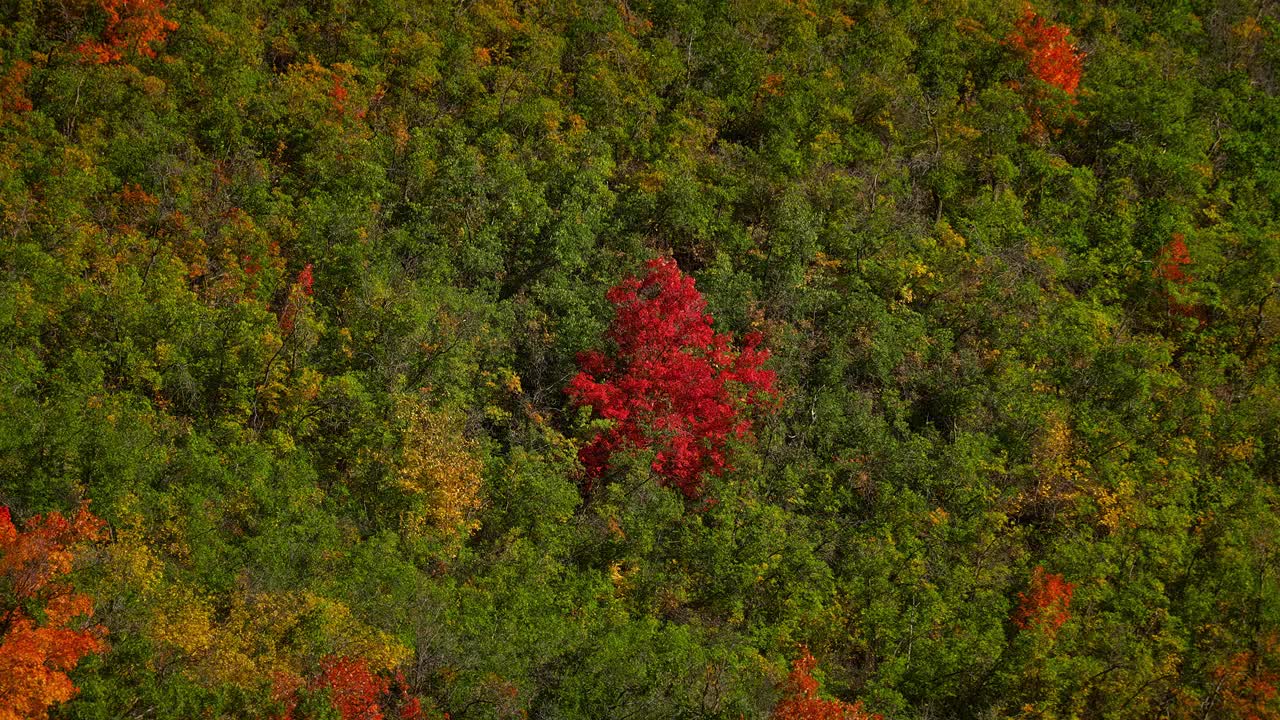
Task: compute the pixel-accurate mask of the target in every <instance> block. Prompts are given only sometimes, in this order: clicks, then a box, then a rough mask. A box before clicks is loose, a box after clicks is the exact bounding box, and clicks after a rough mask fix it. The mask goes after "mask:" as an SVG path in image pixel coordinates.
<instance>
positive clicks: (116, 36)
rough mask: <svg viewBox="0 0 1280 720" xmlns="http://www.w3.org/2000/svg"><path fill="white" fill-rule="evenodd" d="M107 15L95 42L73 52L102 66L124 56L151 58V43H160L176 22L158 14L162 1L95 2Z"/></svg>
mask: <svg viewBox="0 0 1280 720" xmlns="http://www.w3.org/2000/svg"><path fill="white" fill-rule="evenodd" d="M99 3H100V4H101V6H102V10H103V12H105V13H106V14H107V25H106V27H105V28H103V30H102V35H101V36H100V37H99V39H97V40H89V41H87V42H85V43H83V44H82V45H80V47H79V48H77V52H79V53H80V56H81V57H82V58H84V59H85V60H87V61H89V62H91V63H96V64H98V65H105V64H107V63H111V62H115V61H117V60H120V59H121V58H122V57H123V56H124V54H125V53H131V54H136V55H145V56H146V57H149V58H153V57H155V56H156V51H155V49H154V48H152V47H151V43H154V42H164V39H165V37H166V36H168V34H169V33H171V32H173V31H174V30H177V29H178V23H176V22H174V21H172V20H169V19H168V18H166V17H165V16H164V15H163V14H162V13H163V12H164V9H165V4H164V0H99Z"/></svg>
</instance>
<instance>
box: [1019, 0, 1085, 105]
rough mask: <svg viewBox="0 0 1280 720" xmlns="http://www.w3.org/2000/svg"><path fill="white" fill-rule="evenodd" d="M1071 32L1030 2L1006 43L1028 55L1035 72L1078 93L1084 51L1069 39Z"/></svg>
mask: <svg viewBox="0 0 1280 720" xmlns="http://www.w3.org/2000/svg"><path fill="white" fill-rule="evenodd" d="M1070 32H1071V29H1070V28H1068V27H1066V26H1064V25H1054V24H1052V23H1048V22H1045V20H1044V18H1042V17H1040V16H1039V15H1037V14H1036V12H1035V10H1033V9H1031V6H1030V5H1028V6H1027V7H1026V9H1025V10H1024V11H1023V15H1022V17H1021V18H1019V19H1018V21H1017V23H1016V25H1015V26H1014V30H1013V32H1012V33H1010V34H1009V36H1008V37H1007V38H1005V43H1006V44H1007V45H1009V46H1010V47H1012V48H1014V49H1015V50H1016V51H1018V53H1020V54H1021V55H1022V56H1023V57H1025V58H1026V61H1027V67H1028V68H1029V69H1030V70H1031V74H1032V75H1035V76H1036V77H1037V78H1040V79H1041V80H1043V81H1044V82H1046V83H1049V84H1050V85H1053V86H1056V87H1058V88H1060V89H1062V90H1063V91H1064V92H1066V93H1067V94H1068V95H1075V94H1076V88H1077V87H1078V86H1079V85H1080V75H1081V73H1082V72H1083V69H1084V53H1082V52H1080V51H1079V50H1077V49H1076V46H1075V45H1074V44H1072V43H1070V42H1067V35H1068V34H1069V33H1070Z"/></svg>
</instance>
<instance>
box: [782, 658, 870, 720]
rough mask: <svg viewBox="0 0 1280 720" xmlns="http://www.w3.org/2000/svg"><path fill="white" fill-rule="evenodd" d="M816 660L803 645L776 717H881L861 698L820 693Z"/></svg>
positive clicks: (807, 719) (798, 719)
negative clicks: (843, 698)
mask: <svg viewBox="0 0 1280 720" xmlns="http://www.w3.org/2000/svg"><path fill="white" fill-rule="evenodd" d="M817 664H818V661H817V660H815V659H814V657H813V654H812V653H810V652H809V649H808V648H806V647H801V648H800V657H798V658H796V659H795V661H794V662H793V663H792V664H791V674H790V675H789V676H788V677H787V696H786V697H785V698H783V700H782V702H780V703H778V705H777V707H775V708H774V709H773V718H774V720H873V719H875V720H879V718H880V716H879V715H872V714H870V713H867V712H866V711H864V710H863V709H862V703H861V702H856V703H852V704H850V703H847V702H844V701H841V700H824V699H822V698H820V697H818V681H817V680H816V679H814V677H813V669H814V667H815V666H817Z"/></svg>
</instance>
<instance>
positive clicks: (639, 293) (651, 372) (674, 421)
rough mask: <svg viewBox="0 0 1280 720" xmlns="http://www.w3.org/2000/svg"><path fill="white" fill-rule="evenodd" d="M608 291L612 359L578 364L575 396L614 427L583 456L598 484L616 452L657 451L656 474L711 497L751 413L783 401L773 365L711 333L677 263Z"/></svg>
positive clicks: (758, 352) (656, 264) (749, 345)
mask: <svg viewBox="0 0 1280 720" xmlns="http://www.w3.org/2000/svg"><path fill="white" fill-rule="evenodd" d="M647 267H648V270H649V273H648V275H646V276H645V278H644V279H643V280H640V279H637V278H634V277H631V278H627V279H626V280H624V281H623V282H622V283H621V284H619V285H618V286H617V287H615V288H613V289H612V290H610V291H609V294H608V298H609V301H610V302H611V303H613V306H614V310H615V311H616V317H615V318H614V321H613V325H612V326H611V327H610V329H609V332H608V338H609V340H610V341H612V343H613V346H614V348H615V350H614V353H613V355H612V356H611V357H606V356H605V355H604V354H603V353H600V352H597V351H592V352H586V353H582V354H580V355H579V356H578V365H579V368H580V369H581V372H579V373H578V375H577V376H576V377H574V378H573V380H572V381H570V383H569V386H568V387H567V388H566V392H567V393H568V395H569V398H570V400H571V401H572V402H573V404H574V405H576V406H589V407H590V408H591V409H592V410H593V411H594V414H595V415H596V416H597V417H600V418H604V419H607V420H612V421H613V426H612V427H611V428H609V429H608V430H607V431H604V432H601V433H599V434H597V435H596V436H595V437H594V438H593V439H592V440H591V442H590V443H588V444H587V445H586V447H584V448H582V450H581V452H580V453H579V459H580V460H581V461H582V464H583V465H584V466H585V467H586V470H587V475H588V476H589V477H590V478H591V479H596V478H599V477H601V476H602V475H603V474H604V473H605V472H606V471H607V470H608V469H609V468H610V463H611V461H612V458H613V456H614V454H615V453H617V452H620V451H626V450H636V449H653V450H654V451H655V456H654V459H653V465H652V467H653V471H654V472H655V473H657V474H658V477H659V478H660V479H661V482H663V483H664V484H673V485H675V486H676V487H678V488H679V489H680V490H681V491H682V492H683V493H684V494H685V496H686V497H689V498H693V497H697V496H698V495H700V494H701V492H702V482H703V477H704V476H705V475H706V474H708V473H709V474H711V475H719V474H720V473H721V472H723V471H724V470H725V468H726V467H728V459H727V452H728V442H729V440H730V439H731V438H739V439H740V438H744V437H747V436H748V435H749V433H750V430H751V421H750V419H749V418H748V416H747V415H746V413H745V412H744V410H745V407H746V406H755V405H760V404H763V403H765V402H770V401H772V400H773V399H774V398H775V391H774V380H775V376H774V373H773V371H771V370H765V369H763V368H762V367H761V366H762V364H763V363H764V361H765V360H766V359H767V358H768V357H769V353H768V351H767V350H762V349H759V344H760V336H759V335H758V334H755V333H753V334H751V335H749V336H747V338H746V342H745V344H744V346H743V348H742V349H741V350H740V351H735V350H734V349H732V348H731V346H730V343H731V340H732V338H731V336H730V335H728V334H725V333H717V332H715V331H713V330H712V328H711V322H712V319H711V316H710V315H707V314H706V313H705V310H706V301H705V300H703V298H702V295H701V294H700V293H699V292H698V291H697V289H695V288H694V283H693V278H691V277H689V276H687V275H685V274H684V273H682V272H680V269H679V268H678V267H677V266H676V263H675V261H674V260H671V259H657V260H652V261H650V262H649V263H648V265H647Z"/></svg>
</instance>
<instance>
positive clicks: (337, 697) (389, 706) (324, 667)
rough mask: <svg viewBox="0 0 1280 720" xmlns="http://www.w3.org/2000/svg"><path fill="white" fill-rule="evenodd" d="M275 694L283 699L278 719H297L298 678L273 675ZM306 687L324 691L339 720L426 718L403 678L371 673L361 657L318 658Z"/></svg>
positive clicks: (420, 719) (409, 719)
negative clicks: (315, 669)
mask: <svg viewBox="0 0 1280 720" xmlns="http://www.w3.org/2000/svg"><path fill="white" fill-rule="evenodd" d="M275 684H276V695H277V697H278V698H279V699H281V700H282V701H283V702H284V705H285V714H284V715H283V716H282V718H281V720H299V718H298V716H297V715H296V714H295V713H296V712H297V709H298V690H299V689H301V687H302V684H303V683H302V681H301V679H299V678H292V679H290V678H276V683H275ZM306 687H307V689H308V690H310V691H311V692H315V693H324V694H325V695H326V696H327V698H328V703H329V706H330V707H332V708H333V709H334V710H335V711H337V713H338V717H340V718H341V719H342V720H390V718H397V719H398V720H427V717H428V716H427V714H426V712H425V711H424V710H423V708H422V703H421V701H419V700H418V699H417V698H413V697H410V695H409V694H408V692H407V691H406V690H405V682H404V677H403V676H401V675H397V676H396V678H395V681H394V682H393V681H392V680H390V679H388V678H386V677H384V676H382V675H379V674H377V673H375V672H373V671H372V670H371V669H370V668H369V664H368V662H367V661H366V660H365V659H364V658H350V657H343V656H339V655H329V656H327V657H325V658H324V659H323V660H321V661H320V670H319V672H318V673H316V675H315V676H314V677H312V678H311V680H310V682H307V683H306Z"/></svg>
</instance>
